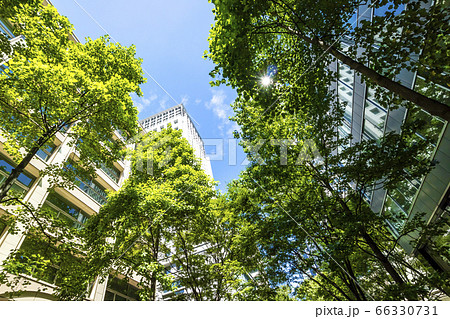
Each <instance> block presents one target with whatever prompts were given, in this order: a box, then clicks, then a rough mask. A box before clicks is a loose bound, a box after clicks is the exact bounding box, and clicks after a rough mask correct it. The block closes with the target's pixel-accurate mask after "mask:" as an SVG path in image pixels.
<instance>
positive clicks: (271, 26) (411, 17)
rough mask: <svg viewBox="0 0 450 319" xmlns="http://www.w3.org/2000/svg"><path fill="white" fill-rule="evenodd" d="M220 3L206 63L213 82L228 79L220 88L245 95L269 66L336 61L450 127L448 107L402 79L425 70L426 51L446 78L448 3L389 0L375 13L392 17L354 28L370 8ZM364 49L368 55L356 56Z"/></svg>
mask: <svg viewBox="0 0 450 319" xmlns="http://www.w3.org/2000/svg"><path fill="white" fill-rule="evenodd" d="M212 2H213V3H214V5H215V9H214V14H215V24H214V26H213V28H212V29H211V32H210V38H209V39H210V40H209V41H210V52H209V53H207V54H206V56H207V57H208V58H210V59H211V60H212V61H213V62H214V63H215V64H216V67H215V69H214V70H213V71H212V72H211V75H212V76H213V77H217V76H219V77H220V76H223V79H219V80H217V82H216V84H218V83H221V82H225V81H228V83H229V84H231V85H232V86H233V87H236V88H238V90H240V89H242V88H246V89H248V88H249V87H254V81H253V77H254V76H257V74H261V73H264V69H265V68H266V67H267V65H276V66H278V60H280V59H286V58H287V56H291V57H292V58H293V59H294V57H295V56H297V55H302V54H303V55H313V56H315V57H316V60H317V59H326V60H328V61H330V59H331V58H335V59H338V60H339V61H341V62H342V63H344V64H346V65H348V66H349V67H350V68H352V69H354V70H355V71H357V72H358V73H360V74H361V75H362V76H363V77H364V79H365V80H367V81H368V82H369V83H373V84H376V85H377V86H380V87H383V88H385V89H387V90H388V91H389V92H391V93H394V96H396V97H398V98H400V99H398V98H397V99H396V101H395V102H396V103H398V102H400V101H402V100H404V101H409V102H412V103H414V104H416V105H418V106H420V107H421V108H423V109H424V110H426V111H427V112H429V113H430V114H432V115H436V116H440V117H441V118H443V119H445V120H447V121H448V120H450V108H449V106H448V105H446V104H444V103H442V102H440V101H437V100H435V99H434V97H433V98H430V97H427V96H425V95H423V94H421V93H420V92H416V91H414V90H411V89H409V88H407V87H405V86H404V85H402V84H401V83H399V82H397V81H395V79H394V78H395V76H396V75H397V74H398V72H399V70H400V69H402V68H406V69H408V70H412V71H415V70H417V68H418V66H419V65H420V63H417V62H412V60H414V57H418V56H419V55H420V53H421V52H422V50H424V54H423V55H422V58H421V60H422V61H421V62H422V63H425V64H427V65H430V66H432V73H433V74H434V75H436V74H437V75H438V76H440V77H445V74H446V73H445V72H446V71H448V64H449V63H448V62H449V56H448V54H445V53H443V52H446V51H447V50H446V49H445V48H446V45H447V43H448V39H449V38H448V34H449V33H450V32H449V29H448V28H449V25H450V24H449V23H448V22H449V20H448V19H449V15H448V8H446V6H445V4H444V3H441V2H437V3H435V4H434V6H433V7H432V8H431V9H429V10H428V9H427V8H426V6H425V5H424V2H422V1H414V2H410V1H405V0H399V1H393V2H392V3H390V4H389V5H387V3H388V1H387V0H386V1H384V0H383V1H376V2H374V3H372V4H371V6H372V7H373V8H375V9H383V10H385V12H384V14H382V16H381V17H376V18H374V20H373V22H372V23H369V22H367V21H362V22H360V23H359V25H358V26H355V25H354V24H352V23H350V22H347V21H349V20H350V18H351V17H352V16H353V15H354V12H355V10H356V9H357V8H358V7H359V5H361V4H364V3H366V1H358V0H356V1H353V0H350V1H348V0H346V1H319V2H317V1H295V0H293V1H290V0H271V1H264V2H261V1H240V0H227V1H212ZM406 3H407V6H406V8H404V7H405V4H406ZM401 8H403V10H400V9H401ZM398 10H400V11H401V13H398V12H397V11H398ZM350 21H351V22H353V21H352V20H350ZM344 34H345V35H346V36H347V38H349V39H350V41H346V42H350V43H349V44H348V48H346V49H345V50H344V48H343V46H342V45H341V43H342V42H343V41H342V40H341V38H342V35H344ZM424 45H425V47H424ZM432 48H433V49H432ZM434 48H436V50H434ZM358 49H359V50H360V51H362V52H363V54H362V55H357V54H356V52H357V50H358ZM315 62H316V61H313V64H311V66H312V67H314V66H315ZM249 68H250V69H249ZM278 70H281V68H280V67H279V66H278ZM435 78H436V77H435ZM297 79H298V77H296V78H291V79H290V81H289V82H286V84H288V85H292V84H293V82H294V81H296V80H297ZM385 95H386V97H385V98H386V100H392V96H391V95H389V94H385ZM406 105H408V103H406Z"/></svg>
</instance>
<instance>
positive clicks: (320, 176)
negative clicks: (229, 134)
mask: <svg viewBox="0 0 450 319" xmlns="http://www.w3.org/2000/svg"><path fill="white" fill-rule="evenodd" d="M214 3H215V5H216V8H215V14H216V23H215V26H214V27H213V29H212V30H211V33H210V53H209V54H207V56H208V57H209V58H211V59H212V60H213V62H215V63H216V65H217V66H216V68H215V69H214V70H213V71H212V72H211V75H212V76H213V77H215V76H222V78H219V79H218V80H217V81H216V82H213V84H214V85H219V84H221V83H227V84H229V85H231V86H233V87H234V88H236V89H237V91H238V98H237V100H236V101H235V103H234V105H233V108H234V111H235V113H236V116H235V117H234V120H235V121H236V122H237V123H238V124H239V126H240V128H241V132H240V133H237V135H238V136H239V137H241V138H242V139H243V142H242V143H243V146H244V150H245V151H246V152H247V153H248V154H249V156H250V159H251V165H250V166H249V167H248V169H247V170H246V171H245V172H244V173H243V174H242V176H241V178H240V180H239V181H237V182H236V183H237V189H239V191H236V192H235V193H233V194H234V195H233V197H232V198H233V201H234V200H235V198H238V197H240V196H242V195H241V193H245V194H247V196H248V198H249V199H247V200H246V202H251V203H253V204H252V205H253V208H250V210H247V209H241V210H239V209H237V210H236V215H237V217H236V218H242V219H244V220H246V221H247V222H249V223H252V224H254V225H256V227H257V229H258V230H259V231H258V233H256V234H257V236H258V237H257V238H253V240H256V241H257V243H258V247H260V252H261V255H262V258H263V260H264V264H265V265H267V272H268V276H269V278H270V282H271V284H272V285H273V286H275V287H277V286H279V285H284V284H285V283H286V282H290V281H294V283H296V284H299V283H301V282H304V281H305V282H307V281H308V282H310V283H313V284H312V285H313V286H314V287H318V288H317V289H318V291H319V290H320V291H321V292H320V295H321V298H332V299H337V300H345V299H348V300H365V299H369V298H370V296H373V297H374V298H376V299H389V300H390V299H394V300H398V299H412V300H416V299H428V298H437V296H436V295H435V292H436V291H438V292H439V293H438V294H447V295H448V287H447V286H446V284H445V280H446V278H447V275H445V274H439V273H436V272H435V271H433V270H432V269H431V268H430V267H428V266H427V265H418V264H417V262H416V260H414V259H413V258H412V259H411V258H409V257H408V256H404V252H402V250H401V249H399V248H398V240H399V238H408V236H410V235H411V234H412V233H413V232H414V231H417V232H419V233H420V232H423V233H426V232H427V231H426V228H427V227H426V225H425V224H424V222H423V221H422V220H420V216H418V217H417V218H416V219H415V220H412V221H409V222H407V223H406V224H405V225H404V226H403V227H401V226H400V227H397V228H398V229H399V233H400V234H399V235H398V237H394V236H392V235H391V234H390V233H389V232H388V231H387V229H386V227H385V223H386V220H389V221H391V222H394V223H395V222H396V221H399V220H401V221H404V218H405V217H404V216H399V215H397V214H396V213H395V212H394V211H389V210H385V211H383V212H381V215H380V216H378V215H376V214H374V213H373V212H372V211H371V209H370V208H369V206H368V204H367V203H366V200H365V196H366V195H367V194H370V193H371V192H372V190H374V189H380V188H384V189H387V190H388V191H390V192H394V190H395V189H396V187H398V186H399V183H402V182H404V181H405V180H406V179H411V178H420V177H421V176H422V175H423V174H425V173H426V172H428V171H429V170H430V169H431V168H432V163H431V162H430V161H429V159H428V158H427V156H425V153H426V151H425V150H426V149H427V144H429V143H430V141H431V140H432V137H428V138H427V139H426V140H422V141H419V140H418V139H416V138H415V132H416V131H422V129H423V127H424V125H429V124H427V123H425V121H423V120H421V119H420V117H415V115H414V110H415V109H414V106H413V105H412V104H411V103H406V104H408V105H407V106H408V108H409V113H410V114H409V118H410V121H407V123H405V124H404V126H403V127H402V132H401V134H394V133H392V132H391V133H388V134H386V135H385V136H384V137H382V138H380V139H379V140H372V141H363V142H361V143H356V144H355V143H353V144H351V143H350V141H351V137H350V136H346V134H342V132H341V133H339V128H340V127H341V126H342V125H343V110H344V105H341V104H339V103H338V102H337V101H336V99H335V97H334V96H333V94H332V92H329V87H330V83H331V81H335V79H336V76H335V74H333V73H331V72H329V71H327V68H328V65H329V63H330V62H331V59H332V58H331V56H329V55H324V50H323V49H324V48H323V47H322V48H321V47H320V45H318V43H317V42H315V41H312V43H311V42H310V41H308V39H304V37H305V36H306V37H308V38H309V37H311V38H310V39H316V40H320V41H324V43H327V44H330V43H333V41H334V40H337V39H338V37H339V35H340V34H341V33H342V31H344V30H345V28H346V27H347V26H348V24H346V23H345V22H346V21H348V19H350V17H351V16H352V14H353V11H354V9H355V8H356V7H357V6H358V5H359V4H360V3H359V2H358V1H356V2H352V3H349V2H348V1H343V2H340V1H338V2H336V1H335V2H333V3H329V2H326V3H325V2H321V3H319V5H316V3H315V4H314V5H312V4H310V3H309V2H308V1H306V2H305V1H302V2H299V1H298V2H294V1H267V2H264V3H262V2H240V1H225V2H224V1H221V2H218V1H217V2H214ZM383 3H384V2H383ZM344 4H347V5H345V6H344ZM294 5H295V7H294ZM291 6H292V7H291ZM375 6H378V4H375ZM378 7H379V6H378ZM292 8H294V10H291V9H292ZM395 8H398V3H397V4H396V6H395ZM395 8H394V9H395ZM412 8H414V5H413V6H412ZM438 8H440V7H439V6H438ZM410 9H411V8H410ZM319 10H320V12H319ZM413 11H414V10H409V11H407V13H405V14H404V15H400V16H399V17H400V18H399V19H402V18H405V19H406V20H407V18H406V17H409V18H410V17H412V16H414V14H415V13H414V12H413ZM296 12H301V13H302V14H301V16H300V14H298V13H296ZM437 12H438V15H439V14H441V13H442V11H440V9H438V10H437ZM425 14H427V11H426V10H425V11H424V10H418V13H417V15H421V16H423V15H425ZM433 14H434V13H433ZM417 15H416V16H417ZM394 16H395V15H394V14H392V13H387V14H386V15H385V17H386V19H388V18H389V19H391V18H392V19H394V18H393V17H394ZM433 17H434V16H433ZM394 20H395V19H394ZM302 21H307V23H303V22H302ZM433 21H434V20H433ZM388 22H389V23H391V22H392V20H390V21H388ZM406 22H408V21H406ZM434 22H435V23H437V24H439V21H434ZM377 23H379V21H377V20H376V21H375V23H374V24H373V25H366V27H368V28H369V30H368V32H367V35H368V36H370V35H371V33H370V30H375V29H376V28H379V27H380V25H379V24H377ZM408 23H409V24H411V21H409V22H408ZM403 26H404V27H405V28H404V30H406V25H405V24H404V25H403ZM408 26H409V27H411V28H412V27H413V26H414V25H413V24H411V25H408ZM388 27H389V28H392V25H391V26H389V25H388ZM442 27H444V28H445V26H442ZM289 28H291V29H292V30H290V29H289ZM372 28H373V29H372ZM363 31H367V30H364V29H363V28H361V29H360V30H359V32H360V33H359V35H361V32H363ZM413 31H415V32H416V31H417V32H419V31H420V30H418V28H414V29H413ZM299 32H301V33H302V34H299ZM383 32H384V31H383ZM355 33H356V31H355ZM375 34H377V33H376V32H375V33H374V34H372V36H374V35H375ZM299 37H302V39H299ZM314 37H315V38H314ZM382 39H383V40H386V41H387V40H388V39H387V38H382ZM328 41H330V42H328ZM405 41H406V42H405V43H406V45H407V48H408V49H407V50H405V52H407V53H405V52H400V53H401V54H400V55H399V56H398V57H399V59H400V60H401V59H403V58H404V59H406V60H407V57H408V56H409V55H410V54H411V53H413V52H416V51H415V50H417V48H419V47H420V46H418V45H417V47H414V45H412V43H415V44H417V43H419V42H420V41H423V38H422V39H420V36H418V37H417V38H414V39H412V40H411V41H409V40H408V39H406V40H405ZM367 43H368V44H367V45H369V42H367ZM402 44H403V43H402ZM339 45H340V44H338V45H337V46H336V48H339ZM359 45H361V43H358V42H357V41H355V42H354V43H351V44H350V49H348V50H349V51H348V52H349V53H348V54H350V55H351V54H352V50H353V49H355V48H357V47H358V46H359ZM409 46H411V48H410V47H409ZM363 47H364V46H363ZM402 48H403V46H399V45H398V43H397V45H396V46H394V47H392V48H391V51H389V48H388V49H386V50H384V51H383V50H380V53H379V55H378V56H377V58H378V59H379V60H380V61H384V60H382V59H381V58H380V56H382V54H383V52H384V53H386V52H390V53H389V54H392V52H394V51H395V50H400V51H401V50H402ZM409 49H411V50H409ZM408 50H409V51H408ZM330 51H334V50H333V48H331V49H330ZM326 52H329V51H326ZM332 53H333V52H332ZM386 54H387V53H386ZM338 58H342V56H338ZM385 58H386V59H387V61H388V62H390V63H391V64H389V63H387V64H383V67H385V66H386V65H388V66H389V67H390V68H391V69H390V71H389V70H388V71H389V72H390V73H389V76H395V75H396V72H398V70H399V69H400V68H401V67H402V66H399V65H397V63H398V60H396V59H394V58H392V59H391V60H390V59H389V57H385ZM344 62H345V61H344ZM363 62H364V61H363ZM380 65H381V63H379V64H378V65H375V66H374V67H375V71H377V68H378V67H380ZM440 66H441V67H440ZM416 67H417V66H416ZM407 68H408V67H407ZM409 69H412V67H410V68H409ZM437 69H440V70H442V69H443V67H442V65H440V64H439V63H437ZM263 75H266V76H267V75H269V76H271V82H272V83H271V85H269V86H266V87H264V86H263V85H261V81H260V79H261V77H262V76H263ZM363 75H364V74H363ZM384 93H386V92H384ZM384 96H385V97H387V98H385V99H381V103H382V104H384V106H385V107H386V108H387V107H388V106H389V107H392V108H395V107H398V105H399V101H398V99H392V98H390V94H384ZM403 104H405V102H402V105H403ZM421 106H423V105H421ZM444 113H445V112H444ZM432 131H434V129H433V130H432ZM429 133H432V132H430V131H428V132H427V134H429ZM427 134H426V135H427ZM429 135H432V134H429ZM318 155H320V156H318ZM243 189H244V190H246V189H247V190H248V191H243ZM241 201H242V200H241ZM239 202H240V201H239ZM437 228H438V227H437ZM437 228H435V229H437ZM362 256H364V257H362ZM362 258H365V260H366V261H367V262H366V263H365V264H362V263H361V262H360V261H361V259H362ZM381 287H382V288H381ZM424 287H425V288H424ZM380 289H382V291H384V292H385V293H384V294H379V293H378V292H377V291H379V290H380ZM316 295H317V294H316ZM324 296H325V297H324Z"/></svg>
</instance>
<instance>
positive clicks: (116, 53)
mask: <svg viewBox="0 0 450 319" xmlns="http://www.w3.org/2000/svg"><path fill="white" fill-rule="evenodd" d="M11 21H12V23H13V25H14V26H15V27H16V33H18V34H22V35H23V36H24V37H25V41H26V46H25V47H20V48H16V49H15V50H14V52H13V54H12V56H11V59H10V60H8V61H7V63H6V65H5V66H6V68H5V69H4V70H3V69H2V72H1V74H0V83H1V87H2V90H1V93H0V105H1V110H0V126H1V129H2V131H1V132H2V136H3V137H4V138H5V139H6V142H5V143H4V147H5V149H6V151H7V152H8V153H9V154H10V155H11V156H13V158H14V160H15V161H16V162H17V163H18V165H17V166H16V167H15V169H14V170H13V171H12V172H11V174H10V175H9V176H8V178H7V179H6V180H5V182H4V183H3V184H2V185H1V188H0V201H3V202H4V200H5V197H6V196H7V194H8V191H9V190H10V188H11V186H12V185H13V183H14V181H15V180H16V179H17V177H18V176H19V175H20V173H21V172H23V170H24V169H25V167H26V166H27V165H28V163H29V162H30V160H31V159H32V158H33V156H34V155H35V154H36V152H37V151H38V150H39V149H40V148H45V147H47V146H50V145H51V144H52V142H53V139H54V137H55V135H56V133H58V132H65V131H66V130H67V129H68V128H69V127H70V131H69V132H68V133H67V132H66V134H69V135H70V136H71V137H72V138H73V142H72V145H75V144H76V145H77V150H78V154H79V158H78V159H77V160H74V161H73V162H72V163H71V165H72V168H73V170H67V168H66V167H65V164H63V163H61V164H60V165H53V166H49V167H48V168H47V169H46V171H44V172H43V175H49V176H50V177H52V178H53V182H54V183H56V182H59V181H60V178H61V177H62V178H63V183H66V184H67V183H68V182H73V181H74V180H75V176H78V177H81V178H82V177H87V176H92V175H93V174H94V171H95V168H96V167H100V165H101V163H106V164H111V163H112V162H113V161H116V160H118V159H120V158H121V157H122V155H123V148H124V142H123V141H122V140H120V139H113V133H112V132H114V131H117V130H120V132H121V134H122V135H123V136H124V138H129V137H131V136H134V135H135V134H136V133H137V110H136V108H135V107H134V106H133V102H132V100H131V97H130V93H131V92H135V93H137V94H138V95H140V94H141V91H140V88H139V85H140V84H142V83H144V81H145V79H144V78H143V72H142V69H141V62H142V61H141V60H140V59H137V58H135V56H134V55H135V48H134V47H133V46H131V47H130V48H126V47H123V46H121V45H120V44H117V43H111V42H110V41H109V38H108V37H102V38H99V39H96V40H92V39H89V38H88V39H87V40H86V43H85V44H82V43H76V42H73V41H72V40H71V39H70V37H71V35H72V32H73V26H72V25H71V24H70V23H69V21H68V20H67V18H65V17H62V16H60V15H59V14H58V13H57V11H56V9H55V8H54V7H53V6H46V7H29V6H25V7H21V8H20V9H18V11H17V14H16V15H15V16H14V17H11Z"/></svg>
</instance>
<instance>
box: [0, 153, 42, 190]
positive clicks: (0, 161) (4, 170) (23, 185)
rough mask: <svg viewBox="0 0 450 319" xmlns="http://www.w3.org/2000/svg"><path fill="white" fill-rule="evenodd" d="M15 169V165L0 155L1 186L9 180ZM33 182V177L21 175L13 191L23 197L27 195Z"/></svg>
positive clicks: (25, 174)
mask: <svg viewBox="0 0 450 319" xmlns="http://www.w3.org/2000/svg"><path fill="white" fill-rule="evenodd" d="M14 167H15V165H13V164H12V162H11V161H9V160H8V159H6V158H5V157H3V156H1V155H0V185H2V184H3V182H4V181H5V180H6V179H7V178H8V176H9V174H11V171H12V170H13V168H14ZM33 181H34V178H33V177H31V176H30V175H28V174H27V173H21V174H20V175H19V177H18V179H17V180H16V181H15V182H14V184H13V186H12V187H11V189H12V190H13V191H15V192H18V193H19V194H21V195H25V194H26V193H27V192H28V189H29V188H30V186H31V185H32V184H33Z"/></svg>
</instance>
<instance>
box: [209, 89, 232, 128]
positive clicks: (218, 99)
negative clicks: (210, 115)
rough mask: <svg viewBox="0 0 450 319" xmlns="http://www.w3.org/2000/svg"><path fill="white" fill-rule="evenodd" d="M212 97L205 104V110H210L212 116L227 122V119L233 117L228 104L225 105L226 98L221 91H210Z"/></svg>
mask: <svg viewBox="0 0 450 319" xmlns="http://www.w3.org/2000/svg"><path fill="white" fill-rule="evenodd" d="M211 92H212V94H213V96H212V97H211V100H210V101H209V102H207V103H205V105H206V108H208V109H210V110H212V111H213V112H214V114H215V115H216V116H217V117H218V118H219V119H221V120H228V117H230V116H231V115H233V110H232V108H231V106H230V104H227V103H225V99H226V98H227V96H226V95H225V92H224V91H223V90H214V89H211Z"/></svg>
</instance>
